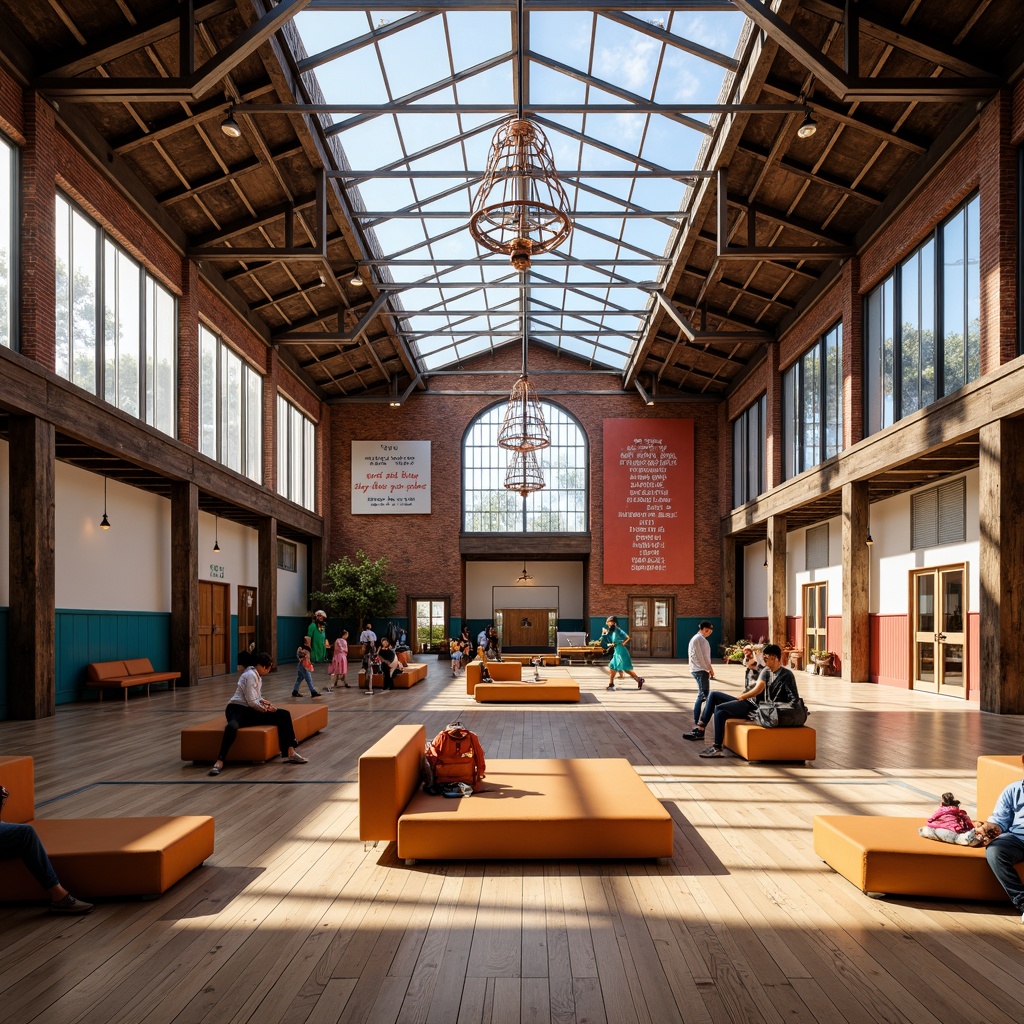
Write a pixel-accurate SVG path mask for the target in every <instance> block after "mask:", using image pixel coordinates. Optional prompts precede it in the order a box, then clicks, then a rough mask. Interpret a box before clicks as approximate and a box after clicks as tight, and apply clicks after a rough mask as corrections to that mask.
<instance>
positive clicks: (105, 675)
mask: <svg viewBox="0 0 1024 1024" xmlns="http://www.w3.org/2000/svg"><path fill="white" fill-rule="evenodd" d="M85 674H86V675H87V676H88V677H89V682H91V683H99V682H103V681H104V680H105V679H110V680H112V682H111V684H110V685H111V686H115V685H117V684H116V680H119V679H122V678H124V677H125V676H127V675H129V674H130V673H129V672H128V669H127V668H126V666H125V663H124V662H123V661H94V662H92V663H91V664H89V665H86V666H85Z"/></svg>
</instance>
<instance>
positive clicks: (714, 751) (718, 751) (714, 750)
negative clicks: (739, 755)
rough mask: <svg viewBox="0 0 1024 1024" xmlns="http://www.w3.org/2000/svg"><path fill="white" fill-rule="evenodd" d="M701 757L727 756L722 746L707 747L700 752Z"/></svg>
mask: <svg viewBox="0 0 1024 1024" xmlns="http://www.w3.org/2000/svg"><path fill="white" fill-rule="evenodd" d="M699 756H700V757H725V754H723V753H722V748H721V747H705V748H704V749H703V750H702V751H701V752H700V755H699Z"/></svg>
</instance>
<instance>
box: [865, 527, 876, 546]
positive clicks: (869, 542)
mask: <svg viewBox="0 0 1024 1024" xmlns="http://www.w3.org/2000/svg"><path fill="white" fill-rule="evenodd" d="M867 543H868V547H871V545H872V544H874V543H875V542H874V541H873V540H872V539H871V531H870V530H868V541H867Z"/></svg>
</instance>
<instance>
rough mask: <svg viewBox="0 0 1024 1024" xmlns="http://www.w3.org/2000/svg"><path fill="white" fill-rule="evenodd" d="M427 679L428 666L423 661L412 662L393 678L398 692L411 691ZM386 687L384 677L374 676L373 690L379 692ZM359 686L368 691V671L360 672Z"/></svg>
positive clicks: (362, 670) (375, 673)
mask: <svg viewBox="0 0 1024 1024" xmlns="http://www.w3.org/2000/svg"><path fill="white" fill-rule="evenodd" d="M426 678H427V665H426V662H423V661H410V662H409V664H408V665H406V666H405V668H403V669H402V671H401V672H399V673H398V675H394V676H392V677H391V681H392V682H393V683H394V684H395V689H396V690H409V689H411V688H412V687H414V686H415V685H416V684H417V683H422V682H423V680H424V679H426ZM383 685H384V676H383V675H381V673H380V672H374V674H373V688H374V689H375V690H379V689H380V688H381V687H382V686H383ZM359 686H360V688H361V689H363V690H365V689H366V669H364V668H361V669H360V670H359Z"/></svg>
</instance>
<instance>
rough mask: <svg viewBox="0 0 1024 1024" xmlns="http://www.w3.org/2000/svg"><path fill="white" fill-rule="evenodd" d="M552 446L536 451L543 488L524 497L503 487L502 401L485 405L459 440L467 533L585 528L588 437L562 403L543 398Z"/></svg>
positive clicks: (505, 454)
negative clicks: (554, 402)
mask: <svg viewBox="0 0 1024 1024" xmlns="http://www.w3.org/2000/svg"><path fill="white" fill-rule="evenodd" d="M540 404H541V408H542V409H543V410H544V419H545V421H546V422H547V425H548V429H549V430H550V431H551V447H550V448H544V449H542V450H541V451H539V452H537V453H536V454H537V461H538V462H539V463H540V465H541V469H542V470H543V471H544V480H545V482H546V485H547V486H545V487H544V489H543V490H541V491H537V492H535V493H533V494H528V495H527V496H526V497H525V498H524V497H522V496H521V495H520V494H519V493H518V492H517V491H506V490H505V471H506V469H508V461H509V452H508V451H506V449H504V448H499V447H498V431H499V430H500V429H501V420H502V417H503V416H504V414H505V405H504V403H501V404H498V405H492V406H491V407H490V408H489V409H485V410H484V411H483V412H482V413H481V414H480V415H479V416H478V417H477V418H476V419H475V420H473V422H472V423H471V424H470V425H469V429H468V430H467V431H466V434H465V436H464V438H463V442H462V448H463V451H462V465H463V490H462V510H463V512H462V522H463V528H464V529H465V531H466V532H467V533H585V532H586V531H587V465H588V452H587V438H586V435H585V434H584V433H583V430H582V429H581V427H580V425H579V424H578V423H577V422H576V420H575V419H574V418H573V417H572V416H570V415H569V413H567V412H566V411H565V410H564V409H562V408H560V407H559V406H557V405H552V404H551V403H550V402H541V403H540Z"/></svg>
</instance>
